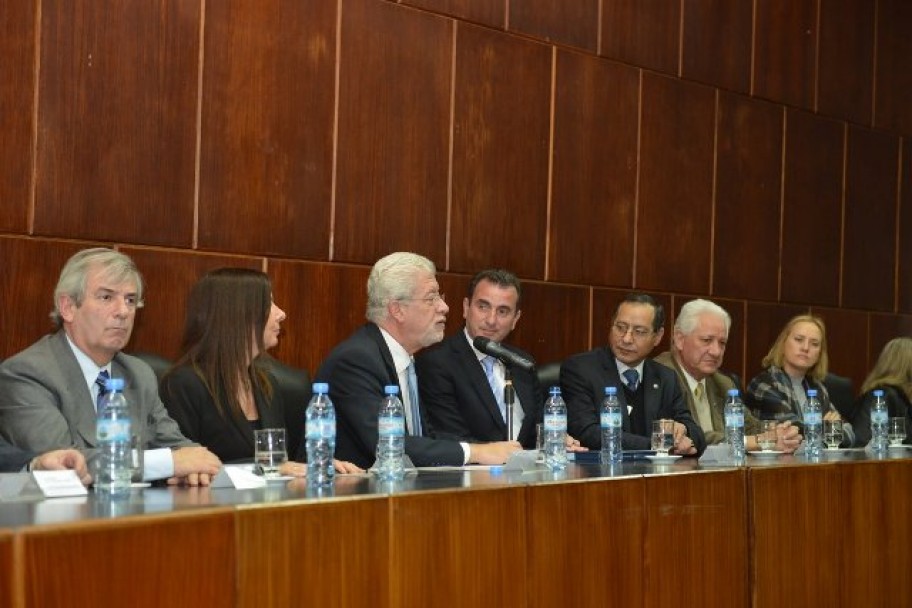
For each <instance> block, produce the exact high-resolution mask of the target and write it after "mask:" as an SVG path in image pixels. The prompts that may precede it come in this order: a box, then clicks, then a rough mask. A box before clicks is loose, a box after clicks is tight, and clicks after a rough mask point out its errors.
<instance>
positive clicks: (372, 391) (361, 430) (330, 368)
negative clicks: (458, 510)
mask: <svg viewBox="0 0 912 608" xmlns="http://www.w3.org/2000/svg"><path fill="white" fill-rule="evenodd" d="M316 379H317V382H328V383H329V397H330V399H332V402H333V405H334V406H335V408H336V458H338V459H340V460H348V461H350V462H353V463H355V464H356V465H358V466H359V467H362V468H368V467H369V466H371V465H372V464H373V462H374V460H375V459H376V455H377V412H378V410H379V409H380V401H381V400H382V399H383V387H384V386H386V385H388V384H395V385H396V386H399V378H398V376H397V375H396V368H395V366H394V365H393V355H392V354H391V353H390V351H389V348H387V346H386V342H385V341H384V340H383V335H382V334H381V333H380V328H379V327H377V325H376V324H374V323H367V324H365V325H363V326H361V327H360V328H359V329H358V330H356V331H355V333H354V334H352V335H351V336H350V337H349V338H348V339H347V340H345V341H344V342H342V343H340V344H338V345H337V346H336V347H335V348H334V349H333V350H332V352H331V353H329V356H328V357H327V358H326V360H325V361H324V362H323V365H321V366H320V370H319V371H318V372H317V375H316ZM418 386H419V390H420V386H421V381H420V380H419V382H418ZM399 390H400V394H401V392H402V387H401V386H400V387H399ZM421 421H422V425H423V427H424V428H425V429H428V423H427V416H426V414H425V413H424V411H422V412H421ZM405 453H406V454H407V455H408V457H409V458H411V460H412V463H414V464H415V466H441V465H449V466H461V465H462V464H463V451H462V446H460V445H459V442H457V441H451V440H447V439H432V438H431V437H413V436H411V435H406V438H405Z"/></svg>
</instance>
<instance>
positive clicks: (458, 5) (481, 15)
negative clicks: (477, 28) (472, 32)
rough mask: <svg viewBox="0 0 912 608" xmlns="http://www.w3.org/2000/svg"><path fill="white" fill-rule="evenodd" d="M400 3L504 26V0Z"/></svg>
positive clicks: (414, 1)
mask: <svg viewBox="0 0 912 608" xmlns="http://www.w3.org/2000/svg"><path fill="white" fill-rule="evenodd" d="M399 1H400V2H401V3H402V4H407V5H411V6H416V7H418V8H424V9H427V10H430V11H434V12H435V13H443V14H445V15H450V16H452V17H456V18H457V19H461V20H466V21H474V22H476V23H481V24H483V25H490V26H492V27H497V28H501V29H502V28H504V27H506V16H507V8H506V5H507V3H506V0H399Z"/></svg>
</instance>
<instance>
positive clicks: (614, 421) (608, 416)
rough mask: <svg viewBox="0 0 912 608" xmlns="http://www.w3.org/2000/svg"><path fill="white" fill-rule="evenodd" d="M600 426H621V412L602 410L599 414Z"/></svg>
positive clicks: (605, 427)
mask: <svg viewBox="0 0 912 608" xmlns="http://www.w3.org/2000/svg"><path fill="white" fill-rule="evenodd" d="M601 422H602V428H603V429H607V428H620V427H621V413H620V412H602V415H601Z"/></svg>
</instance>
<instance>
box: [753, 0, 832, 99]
mask: <svg viewBox="0 0 912 608" xmlns="http://www.w3.org/2000/svg"><path fill="white" fill-rule="evenodd" d="M817 2H818V0H756V8H755V14H756V23H755V26H754V32H755V34H754V35H755V38H754V75H753V87H754V88H753V91H752V93H753V94H754V95H757V96H759V97H764V98H766V99H771V100H773V101H778V102H780V103H784V104H787V105H791V106H798V107H801V108H806V109H808V110H813V109H814V101H815V100H814V97H815V83H816V81H817V70H816V68H817V65H816V50H817Z"/></svg>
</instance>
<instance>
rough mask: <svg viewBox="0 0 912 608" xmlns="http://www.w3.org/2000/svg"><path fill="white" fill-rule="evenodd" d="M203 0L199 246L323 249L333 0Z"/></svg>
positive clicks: (297, 252) (319, 253) (325, 253)
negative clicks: (204, 13) (306, 0)
mask: <svg viewBox="0 0 912 608" xmlns="http://www.w3.org/2000/svg"><path fill="white" fill-rule="evenodd" d="M205 6H206V27H205V41H204V49H203V51H204V56H205V70H204V72H203V87H202V95H203V100H204V103H203V104H202V118H201V120H202V132H203V133H204V134H205V137H203V138H202V141H201V150H200V193H199V246H200V247H201V248H205V249H218V250H222V251H232V252H247V253H262V254H277V255H287V256H294V257H302V258H312V259H329V234H330V225H329V218H330V209H331V207H330V203H331V198H332V193H331V191H332V164H333V163H332V152H333V151H332V145H333V112H334V102H335V99H334V97H335V95H334V91H335V64H336V15H337V2H335V1H330V2H314V1H309V2H289V1H288V0H266V1H264V2H243V1H241V0H229V1H226V2H214V3H207V4H206V5H205Z"/></svg>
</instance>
